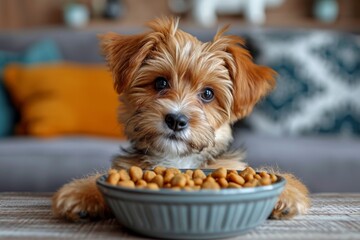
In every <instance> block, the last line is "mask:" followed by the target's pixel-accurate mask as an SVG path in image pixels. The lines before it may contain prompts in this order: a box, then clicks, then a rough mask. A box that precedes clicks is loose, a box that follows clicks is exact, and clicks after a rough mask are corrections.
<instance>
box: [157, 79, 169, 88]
mask: <svg viewBox="0 0 360 240" xmlns="http://www.w3.org/2000/svg"><path fill="white" fill-rule="evenodd" d="M165 88H169V82H168V81H167V80H166V78H164V77H157V78H156V79H155V90H156V91H161V90H163V89H165Z"/></svg>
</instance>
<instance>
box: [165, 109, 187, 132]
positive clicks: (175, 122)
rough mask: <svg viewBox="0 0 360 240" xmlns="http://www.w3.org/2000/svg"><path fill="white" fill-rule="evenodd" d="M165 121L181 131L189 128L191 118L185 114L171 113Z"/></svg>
mask: <svg viewBox="0 0 360 240" xmlns="http://www.w3.org/2000/svg"><path fill="white" fill-rule="evenodd" d="M165 123H166V125H167V126H168V127H169V128H170V129H172V130H174V131H181V130H184V129H185V128H187V126H188V124H189V119H188V118H187V117H186V116H185V115H184V114H172V113H170V114H167V115H166V116H165Z"/></svg>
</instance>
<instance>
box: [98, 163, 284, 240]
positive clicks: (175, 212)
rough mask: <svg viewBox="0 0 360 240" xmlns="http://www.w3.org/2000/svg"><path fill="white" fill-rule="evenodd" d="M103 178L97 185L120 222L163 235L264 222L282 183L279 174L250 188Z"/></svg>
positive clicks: (240, 228) (231, 230)
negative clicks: (192, 187) (144, 184)
mask: <svg viewBox="0 0 360 240" xmlns="http://www.w3.org/2000/svg"><path fill="white" fill-rule="evenodd" d="M204 172H205V173H206V170H205V171H204ZM106 178H107V175H104V176H102V177H100V178H99V179H98V180H97V186H98V188H99V189H100V191H101V192H102V194H103V195H104V197H105V199H106V202H107V203H108V204H109V206H110V208H111V209H112V211H113V213H114V214H115V216H116V218H117V220H118V221H119V223H120V224H122V225H123V226H125V227H127V228H129V229H131V230H133V231H135V232H138V233H140V234H143V235H147V236H152V237H157V238H168V239H170V238H172V239H195V238H196V239H210V238H222V237H230V236H234V235H239V234H242V233H244V232H246V231H248V230H251V229H253V228H255V227H256V226H259V225H260V224H262V223H263V222H265V220H266V219H267V218H268V216H269V215H270V213H271V211H272V209H273V208H274V206H275V203H276V201H277V199H278V196H279V195H280V193H281V192H282V190H283V189H284V186H285V180H284V178H282V177H279V176H278V181H277V182H276V183H274V184H272V185H269V186H262V187H255V188H241V189H222V190H200V191H194V192H187V191H173V190H169V189H161V190H159V191H154V190H147V189H130V188H123V187H118V186H113V185H110V184H108V183H106Z"/></svg>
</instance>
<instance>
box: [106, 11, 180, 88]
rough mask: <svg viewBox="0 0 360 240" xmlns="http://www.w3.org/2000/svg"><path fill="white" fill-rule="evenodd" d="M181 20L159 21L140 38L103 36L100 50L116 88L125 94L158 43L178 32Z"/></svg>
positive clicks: (113, 34) (153, 22) (167, 19)
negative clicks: (125, 90)
mask: <svg viewBox="0 0 360 240" xmlns="http://www.w3.org/2000/svg"><path fill="white" fill-rule="evenodd" d="M178 23H179V19H178V18H166V17H164V18H158V19H155V20H153V21H150V22H148V23H147V26H148V27H150V29H151V30H152V31H150V32H148V33H144V34H139V35H119V34H116V33H107V34H104V35H100V36H99V38H100V41H101V48H102V51H103V53H104V55H105V57H106V61H107V63H108V65H109V67H110V70H111V71H112V74H113V78H114V86H115V88H116V90H117V92H118V93H122V92H123V91H124V89H126V88H127V86H129V83H130V81H131V79H132V78H133V76H134V73H136V72H137V71H138V70H139V68H140V66H141V64H142V63H143V62H144V60H145V59H146V58H147V57H149V56H150V54H151V51H152V50H153V49H154V48H155V47H156V45H157V44H158V43H159V42H166V41H167V39H168V38H169V37H171V36H173V35H174V34H175V32H176V31H177V27H178Z"/></svg>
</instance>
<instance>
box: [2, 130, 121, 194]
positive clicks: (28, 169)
mask: <svg viewBox="0 0 360 240" xmlns="http://www.w3.org/2000/svg"><path fill="white" fill-rule="evenodd" d="M124 144H126V143H125V142H122V141H120V140H119V139H114V138H113V139H111V138H101V137H84V136H72V137H54V138H51V139H42V138H35V137H9V138H6V139H3V140H1V141H0V159H1V161H0V163H1V164H0V165H1V167H0V192H3V191H26V192H27V191H51V192H52V191H55V190H57V189H58V188H59V187H61V186H62V185H63V184H65V183H67V182H69V181H71V180H72V179H74V178H81V177H84V176H86V175H88V174H92V173H95V172H106V171H107V169H109V168H110V165H111V159H112V158H113V156H115V155H116V154H117V153H118V152H119V151H120V146H121V145H124Z"/></svg>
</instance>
